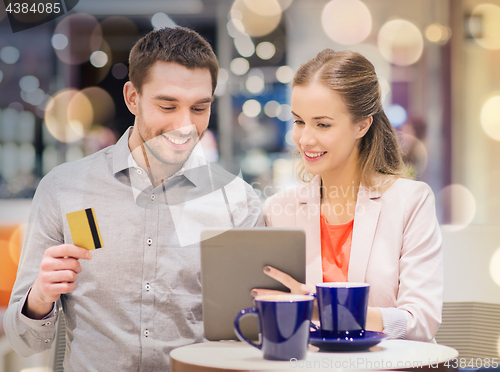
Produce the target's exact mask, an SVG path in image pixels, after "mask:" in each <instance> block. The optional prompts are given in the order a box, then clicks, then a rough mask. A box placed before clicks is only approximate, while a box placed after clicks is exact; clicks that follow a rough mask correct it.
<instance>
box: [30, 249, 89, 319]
mask: <svg viewBox="0 0 500 372" xmlns="http://www.w3.org/2000/svg"><path fill="white" fill-rule="evenodd" d="M91 258H92V253H90V252H89V251H88V250H86V249H85V248H81V247H76V246H74V245H71V244H62V245H57V246H54V247H50V248H48V249H47V250H46V251H45V254H44V256H43V259H42V263H41V264H40V271H39V272H38V277H37V278H36V280H35V282H34V283H33V286H32V287H31V291H30V293H29V295H28V299H27V301H26V305H25V307H24V309H23V314H25V315H26V316H27V317H29V318H32V319H42V318H43V317H44V316H46V315H47V314H48V313H49V312H50V311H51V310H52V306H53V303H54V302H56V301H57V300H58V299H59V297H60V296H61V294H63V293H69V292H73V291H74V290H75V288H76V283H75V282H76V279H77V276H78V274H79V273H81V272H82V267H81V265H80V262H79V261H78V260H79V259H83V260H90V259H91Z"/></svg>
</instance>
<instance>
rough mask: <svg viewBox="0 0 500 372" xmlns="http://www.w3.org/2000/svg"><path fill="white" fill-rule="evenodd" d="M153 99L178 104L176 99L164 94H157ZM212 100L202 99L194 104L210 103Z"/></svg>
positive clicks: (209, 98)
mask: <svg viewBox="0 0 500 372" xmlns="http://www.w3.org/2000/svg"><path fill="white" fill-rule="evenodd" d="M154 99H155V100H160V101H168V102H178V101H179V100H178V99H177V98H175V97H172V96H168V95H165V94H159V95H157V96H155V97H154ZM213 100H214V98H213V97H207V98H202V99H200V100H198V101H196V102H195V103H194V104H195V105H198V104H201V103H212V102H213Z"/></svg>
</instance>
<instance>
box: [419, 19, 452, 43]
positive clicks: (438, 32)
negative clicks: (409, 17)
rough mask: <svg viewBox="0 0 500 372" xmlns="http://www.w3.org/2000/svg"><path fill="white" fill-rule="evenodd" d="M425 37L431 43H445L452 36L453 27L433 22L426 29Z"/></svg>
mask: <svg viewBox="0 0 500 372" xmlns="http://www.w3.org/2000/svg"><path fill="white" fill-rule="evenodd" d="M425 37H426V38H427V40H429V41H430V42H431V43H436V44H445V43H446V42H447V41H448V40H449V39H450V37H451V29H450V28H449V27H446V26H443V25H442V24H440V23H433V24H431V25H429V26H427V28H426V29H425Z"/></svg>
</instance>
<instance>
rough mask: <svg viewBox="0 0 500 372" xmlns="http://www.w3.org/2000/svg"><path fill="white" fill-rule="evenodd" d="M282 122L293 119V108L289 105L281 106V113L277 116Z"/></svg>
mask: <svg viewBox="0 0 500 372" xmlns="http://www.w3.org/2000/svg"><path fill="white" fill-rule="evenodd" d="M277 118H278V119H280V120H281V121H288V120H290V119H291V118H292V107H291V106H290V105H289V104H286V103H284V104H282V105H281V106H280V112H279V114H278V116H277Z"/></svg>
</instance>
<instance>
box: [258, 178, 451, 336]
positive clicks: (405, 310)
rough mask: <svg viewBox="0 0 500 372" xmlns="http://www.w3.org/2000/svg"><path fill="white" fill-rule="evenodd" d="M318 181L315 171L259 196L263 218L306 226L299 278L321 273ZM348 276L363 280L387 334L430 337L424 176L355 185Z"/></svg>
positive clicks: (435, 244)
mask: <svg viewBox="0 0 500 372" xmlns="http://www.w3.org/2000/svg"><path fill="white" fill-rule="evenodd" d="M320 183H321V178H320V176H316V177H315V178H314V179H313V180H312V181H311V182H310V183H309V184H306V185H304V186H301V187H297V188H293V189H290V190H287V191H285V192H283V193H280V194H277V195H274V196H272V197H270V198H269V199H267V200H266V203H265V217H266V223H267V225H268V226H273V227H301V228H303V229H304V231H305V232H306V265H307V266H306V283H307V284H312V285H314V284H316V283H319V282H322V281H323V274H322V268H321V238H320ZM348 281H350V282H365V283H369V284H370V298H369V306H373V307H377V308H379V309H380V311H381V312H382V318H383V323H384V332H385V333H387V334H388V335H389V336H390V337H392V338H406V339H411V340H420V341H430V342H435V341H434V335H435V334H436V332H437V329H438V327H439V325H440V324H441V311H442V305H443V257H442V251H441V232H440V229H439V224H438V221H437V218H436V210H435V202H434V194H433V193H432V191H431V189H430V187H429V186H428V185H427V184H425V183H423V182H418V181H412V180H407V179H398V180H397V181H395V182H394V183H393V184H392V185H391V186H390V187H389V188H387V189H386V190H384V191H377V190H375V191H374V190H368V189H366V188H364V187H360V189H359V192H358V196H357V202H356V210H355V215H354V230H353V235H352V245H351V255H350V261H349V272H348Z"/></svg>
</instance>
